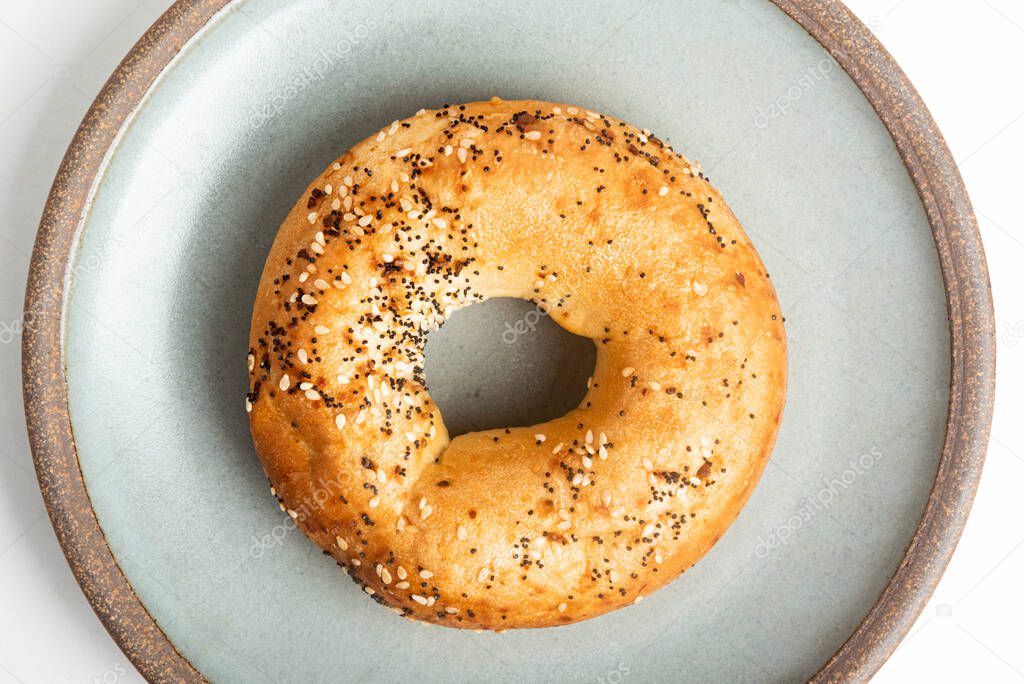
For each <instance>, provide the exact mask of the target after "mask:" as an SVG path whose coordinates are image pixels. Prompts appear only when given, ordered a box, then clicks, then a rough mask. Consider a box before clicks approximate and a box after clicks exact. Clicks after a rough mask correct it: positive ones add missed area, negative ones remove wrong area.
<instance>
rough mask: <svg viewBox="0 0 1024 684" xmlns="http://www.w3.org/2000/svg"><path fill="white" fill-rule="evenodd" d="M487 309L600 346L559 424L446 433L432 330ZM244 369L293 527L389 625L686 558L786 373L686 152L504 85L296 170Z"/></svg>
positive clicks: (748, 456) (599, 586)
mask: <svg viewBox="0 0 1024 684" xmlns="http://www.w3.org/2000/svg"><path fill="white" fill-rule="evenodd" d="M491 297H519V298H523V299H527V300H530V301H532V302H535V303H536V304H537V305H538V306H540V307H542V308H543V310H544V311H545V312H546V313H547V314H549V315H550V316H551V318H552V319H553V320H554V321H556V322H557V323H558V324H559V325H561V326H563V327H564V328H566V329H567V330H569V331H571V332H573V333H575V334H577V335H581V336H585V337H589V338H591V339H592V340H594V343H595V345H596V347H597V361H596V366H595V369H594V374H593V377H592V378H591V381H590V383H589V385H588V391H587V394H586V396H585V398H584V400H583V402H582V403H581V404H580V406H579V407H578V408H576V409H574V410H573V411H570V412H569V413H568V414H567V415H565V416H563V417H561V418H558V419H555V420H552V421H550V422H547V423H544V424H541V425H534V426H531V427H528V428H522V427H517V428H508V429H498V430H487V431H484V432H476V433H470V434H466V435H461V436H459V437H457V438H455V439H451V440H450V439H449V437H448V433H447V431H446V430H445V425H444V422H443V420H442V416H441V415H440V413H439V411H438V409H437V406H436V405H435V404H434V403H433V402H432V401H431V399H430V396H429V394H428V392H427V389H426V386H425V381H424V377H423V350H424V344H425V341H426V335H427V333H428V332H429V331H430V330H433V329H436V328H437V327H439V326H440V325H441V324H443V323H444V321H445V320H446V318H447V317H448V316H450V315H451V314H452V312H453V311H455V310H457V309H459V308H460V307H464V306H467V305H469V304H472V303H473V302H479V301H482V300H485V299H488V298H491ZM248 366H249V383H250V384H249V393H248V394H247V395H246V401H245V404H246V409H247V410H248V411H249V414H250V422H251V428H252V435H253V440H254V442H255V445H256V450H257V453H258V454H259V457H260V460H261V461H262V463H263V467H264V469H265V470H266V473H267V476H268V477H269V479H270V482H271V485H272V491H273V492H274V494H275V496H276V497H277V498H278V501H279V503H280V505H281V507H282V508H283V509H284V510H287V511H289V513H290V514H291V515H292V516H293V517H294V518H295V519H296V521H297V523H298V525H299V526H300V527H301V529H302V530H303V531H304V532H305V533H306V534H307V535H308V536H309V537H310V538H311V539H312V540H313V541H314V542H316V543H317V544H318V545H319V546H321V547H322V548H323V549H324V550H325V551H327V552H328V553H330V554H331V555H332V556H333V557H334V558H335V559H336V560H337V562H338V563H339V564H340V565H341V566H343V568H344V569H345V570H346V571H347V572H348V573H349V574H350V575H351V577H352V578H353V579H354V580H355V581H356V582H357V583H358V584H359V585H361V586H362V587H363V588H364V590H365V591H366V593H367V594H369V595H370V596H372V597H373V598H374V599H375V600H377V601H378V602H380V603H381V604H384V605H386V606H389V607H391V608H392V609H394V610H395V611H396V612H398V613H399V614H401V615H404V616H407V617H410V618H414V619H417V620H423V621H428V622H434V623H438V624H443V625H448V626H453V627H468V628H483V629H497V630H500V629H508V628H518V627H545V626H551V625H559V624H564V623H569V622H574V621H578V620H583V619H586V618H589V617H594V616H596V615H600V614H602V613H605V612H607V611H610V610H613V609H615V608H618V607H620V606H623V605H626V604H629V603H633V602H635V601H638V600H640V599H641V598H643V597H644V596H647V595H649V594H650V593H651V592H652V591H654V590H655V589H657V588H658V587H660V586H662V585H664V584H665V583H666V582H668V581H669V580H671V579H673V578H674V577H676V576H677V575H679V574H680V573H681V572H682V571H684V570H685V569H687V568H688V567H690V566H691V565H693V564H694V563H695V562H696V561H697V560H698V559H699V558H700V557H701V556H702V555H703V554H704V553H706V552H707V551H708V549H709V548H710V547H711V546H712V545H713V544H714V543H715V541H717V540H718V538H719V537H720V536H721V535H722V534H723V532H724V531H725V529H726V528H727V527H728V526H729V524H730V523H731V522H732V520H733V519H734V518H735V517H736V515H737V514H738V512H739V510H740V508H741V507H742V506H743V504H744V502H745V501H746V500H747V497H748V496H749V494H750V492H751V490H752V489H753V487H754V485H755V484H756V482H757V480H758V478H759V476H760V474H761V471H762V470H763V468H764V466H765V464H766V462H767V459H768V457H769V454H770V451H771V447H772V444H773V443H774V440H775V435H776V433H777V430H778V425H779V420H780V416H781V412H782V405H783V398H784V393H785V381H786V358H785V337H784V331H783V326H782V316H781V314H780V312H779V307H778V302H777V300H776V298H775V293H774V290H773V288H772V286H771V283H770V281H769V279H768V275H767V273H766V272H765V269H764V266H763V265H762V264H761V261H760V259H759V258H758V256H757V253H756V252H755V251H754V249H753V247H752V246H751V244H750V242H749V241H748V239H747V237H746V236H745V235H744V233H743V230H742V228H741V227H740V225H739V223H738V222H737V220H736V218H735V217H734V216H733V214H732V212H731V211H730V210H729V208H728V207H727V206H726V204H725V203H724V201H723V200H722V198H721V196H720V195H719V193H718V192H717V191H716V190H715V189H714V188H713V187H712V186H711V185H710V184H709V182H708V180H707V179H706V178H705V177H704V176H703V174H702V173H701V171H700V168H699V166H697V165H696V164H695V163H691V162H690V161H688V160H687V159H686V158H684V157H683V156H681V155H679V154H678V153H676V152H674V151H673V150H672V149H671V148H670V147H669V146H668V145H667V144H666V143H664V142H662V141H660V140H658V139H657V138H656V137H654V136H653V135H651V134H650V133H647V132H645V131H641V130H638V129H636V128H633V127H632V126H630V125H628V124H626V123H623V122H622V121H618V120H616V119H614V118H611V117H609V116H606V115H603V114H598V113H595V112H592V111H589V110H586V109H583V108H577V107H573V106H569V105H564V104H562V105H559V104H552V103H548V102H538V101H502V100H499V99H498V98H494V99H492V100H491V101H490V102H478V103H471V104H465V105H456V106H446V107H445V108H443V109H439V110H421V111H420V112H418V113H417V114H416V115H415V116H413V117H412V118H410V119H407V120H405V121H396V122H394V123H393V124H391V125H390V126H389V127H386V128H384V129H383V130H381V131H380V132H379V133H377V134H375V135H373V136H371V137H369V138H368V139H366V140H364V141H363V142H361V143H359V144H358V145H356V146H355V147H353V148H352V149H351V150H350V151H348V152H347V153H345V154H344V155H343V156H342V157H341V158H340V159H338V160H337V161H336V162H335V163H333V164H332V165H331V166H330V167H329V168H328V169H327V170H326V171H325V172H324V173H322V174H321V175H320V176H319V177H318V178H316V180H314V181H313V183H312V184H311V185H310V186H309V188H308V190H307V191H306V193H305V194H304V195H303V197H302V198H301V200H300V201H299V203H298V204H297V205H296V206H295V208H294V209H293V210H292V211H291V213H290V214H289V215H288V217H287V219H286V220H285V221H284V224H283V225H282V226H281V229H280V232H279V233H278V235H277V239H276V240H275V242H274V245H273V247H272V249H271V251H270V255H269V257H268V259H267V263H266V267H265V269H264V272H263V277H262V280H261V281H260V285H259V291H258V294H257V297H256V302H255V306H254V310H253V318H252V328H251V334H250V349H249V356H248ZM323 483H335V486H332V487H329V488H327V490H328V495H325V494H324V491H325V488H324V484H323Z"/></svg>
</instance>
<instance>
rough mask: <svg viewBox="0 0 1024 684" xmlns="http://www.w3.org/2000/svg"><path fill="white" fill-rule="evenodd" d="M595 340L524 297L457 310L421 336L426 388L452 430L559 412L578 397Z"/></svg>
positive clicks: (533, 420)
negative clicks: (423, 338) (424, 339)
mask: <svg viewBox="0 0 1024 684" xmlns="http://www.w3.org/2000/svg"><path fill="white" fill-rule="evenodd" d="M596 357H597V350H596V348H595V346H594V342H593V341H592V340H590V339H589V338H586V337H580V336H578V335H574V334H572V333H571V332H569V331H568V330H566V329H565V328H562V327H561V326H559V325H558V324H557V323H555V322H554V321H552V320H551V319H550V317H548V316H547V315H546V314H545V313H544V312H542V311H541V310H540V309H539V308H538V307H537V306H535V305H534V304H532V303H530V302H527V301H525V300H522V299H515V298H510V297H501V298H495V299H489V300H487V301H485V302H481V303H479V304H473V305H471V306H468V307H466V308H464V309H460V310H458V311H456V312H455V313H454V314H452V316H451V317H450V318H449V319H448V321H447V322H446V323H445V324H444V325H443V326H441V328H439V329H438V330H435V331H433V332H431V333H430V334H429V335H428V336H427V345H426V368H425V375H426V380H427V387H428V389H429V391H430V396H431V398H432V399H433V400H434V402H436V403H437V405H438V407H440V409H441V417H442V418H443V420H444V423H445V426H446V427H447V428H448V434H449V435H450V436H452V437H456V436H458V435H462V434H465V433H467V432H477V431H479V430H490V429H494V428H503V427H525V426H528V425H535V424H537V423H544V422H546V421H549V420H552V419H554V418H559V417H561V416H563V415H565V414H566V413H568V412H569V411H571V410H572V409H574V408H576V407H577V406H579V405H580V402H581V401H583V397H584V395H586V393H587V378H588V377H590V375H591V374H593V372H594V363H595V359H596Z"/></svg>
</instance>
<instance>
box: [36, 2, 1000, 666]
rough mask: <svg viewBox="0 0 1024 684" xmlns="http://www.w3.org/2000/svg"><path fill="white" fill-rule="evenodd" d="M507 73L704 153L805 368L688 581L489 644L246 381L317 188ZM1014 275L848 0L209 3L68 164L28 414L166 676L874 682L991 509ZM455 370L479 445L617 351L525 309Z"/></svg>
mask: <svg viewBox="0 0 1024 684" xmlns="http://www.w3.org/2000/svg"><path fill="white" fill-rule="evenodd" d="M794 19H795V20H794ZM801 24H803V26H802V25H801ZM808 31H811V32H812V33H813V34H814V36H815V37H817V38H818V39H819V40H821V41H822V43H821V44H819V42H818V41H817V40H815V37H812V35H810V34H809V33H808ZM822 44H824V45H828V46H829V48H831V53H830V51H829V50H828V49H826V48H825V47H823V46H822ZM492 95H500V96H502V97H504V98H536V99H543V100H557V101H565V102H573V103H579V104H582V105H585V106H588V107H590V108H592V109H595V110H599V111H603V112H608V113H609V114H612V115H614V116H616V117H619V118H622V119H624V120H626V121H629V122H631V123H633V124H636V125H638V126H640V127H644V128H648V129H651V130H652V131H656V132H657V133H658V135H659V136H661V137H662V138H665V139H667V140H668V141H670V142H671V143H672V144H673V145H674V146H675V147H676V148H677V149H679V150H681V151H682V152H684V153H685V154H686V155H687V156H689V157H691V158H696V159H698V160H700V161H702V162H703V165H704V169H705V172H706V173H707V174H708V175H709V176H710V177H711V178H712V180H713V182H714V183H715V184H716V185H717V186H718V187H719V188H720V189H721V191H722V192H723V194H724V195H725V197H726V199H727V201H728V202H729V203H730V205H731V207H732V208H733V210H734V211H735V213H736V214H737V216H738V217H739V218H740V220H741V222H742V223H743V224H744V226H745V227H746V229H747V232H748V233H749V235H750V236H751V238H752V239H753V241H754V243H755V245H756V247H757V248H758V250H759V251H760V254H761V256H762V258H763V259H764V261H765V263H766V264H767V266H768V268H769V270H770V272H771V274H772V276H773V280H774V282H775V285H776V287H777V289H778V293H779V297H780V299H781V304H782V309H783V312H784V314H785V316H786V330H787V335H788V340H789V364H790V368H789V372H790V387H789V394H788V398H787V404H786V409H785V416H784V420H783V423H782V429H781V434H780V436H779V440H778V444H777V446H776V448H775V451H774V455H773V457H772V459H771V462H770V464H769V466H768V468H767V470H766V472H765V474H764V477H763V479H762V481H761V483H760V484H759V485H758V487H757V489H756V491H755V493H754V495H753V497H752V498H751V500H750V502H749V503H748V504H747V506H746V508H745V509H744V510H743V512H742V514H741V515H740V517H739V519H738V520H737V521H736V522H735V524H734V525H733V526H732V527H731V528H730V529H729V531H728V533H727V534H726V535H725V536H724V537H723V539H722V540H721V541H720V542H719V544H718V545H717V546H716V547H715V548H714V549H713V550H712V551H711V553H709V554H708V555H707V556H706V557H705V558H704V559H703V560H701V561H700V562H699V563H698V564H697V565H696V567H694V568H693V569H692V570H691V571H689V572H687V573H686V574H684V575H683V576H682V577H680V578H679V579H678V580H676V581H674V582H673V583H671V584H670V585H669V586H667V587H666V588H664V589H662V590H661V591H658V592H657V593H656V594H654V595H653V596H651V597H650V598H649V599H648V600H647V601H645V602H643V603H642V604H639V605H636V606H633V607H630V608H628V609H623V610H619V611H616V612H614V613H611V614H609V615H606V616H604V617H601V618H598V619H594V620H590V621H587V622H583V623H580V624H576V625H571V626H565V627H558V628H555V629H544V630H533V631H516V632H509V633H505V634H491V633H488V634H475V633H472V632H468V631H459V630H450V629H443V628H428V627H425V626H422V625H419V624H414V623H411V622H408V621H405V620H401V619H398V618H396V617H395V616H394V615H393V614H392V613H391V612H389V611H386V610H383V609H381V608H380V607H379V606H377V605H376V604H375V603H374V602H372V601H370V600H368V599H367V598H366V597H365V596H364V595H363V594H362V593H361V592H360V591H359V588H358V587H357V586H356V585H354V584H353V583H352V582H350V581H348V580H347V579H346V578H345V577H344V576H343V575H342V574H341V572H340V571H339V569H338V568H337V567H336V566H335V564H334V563H333V562H332V561H331V560H330V559H329V558H327V557H325V556H324V555H322V554H321V552H320V551H319V549H317V548H316V547H315V546H314V545H313V544H312V543H310V542H309V541H307V540H306V539H305V538H304V537H303V535H302V534H301V533H300V532H298V531H296V530H295V529H294V526H293V524H292V521H291V520H290V518H288V517H287V516H285V515H284V514H282V513H281V512H280V511H279V510H278V508H277V506H276V505H275V503H274V501H273V499H272V498H271V497H270V495H269V493H268V491H267V484H266V480H265V478H264V476H263V473H262V471H261V468H260V465H259V463H258V461H257V459H256V457H255V454H254V451H253V448H252V445H251V442H250V438H249V432H248V423H247V419H246V414H245V412H244V410H243V399H242V398H243V394H244V392H245V391H246V369H245V361H244V359H245V354H246V341H247V335H248V324H249V316H250V311H251V305H252V301H253V297H254V293H255V290H256V284H257V281H258V278H259V275H260V272H261V270H262V267H263V262H264V259H265V257H266V254H267V250H268V248H269V247H270V244H271V242H272V240H273V238H274V235H275V233H276V231H277V228H278V225H279V224H280V222H281V220H282V219H283V218H284V216H285V214H286V213H287V212H288V210H289V209H290V207H291V206H292V204H293V202H294V201H295V200H296V198H297V197H298V196H299V194H300V193H301V192H302V190H303V189H304V188H305V186H306V184H307V183H308V181H309V180H310V179H311V178H312V177H314V176H315V175H316V174H318V173H319V172H320V171H321V169H322V168H324V167H325V166H326V164H327V163H328V162H329V161H331V160H332V159H334V158H335V157H336V156H337V155H338V154H339V153H340V152H342V151H344V150H345V149H346V148H348V147H349V146H350V145H352V144H353V143H355V142H357V141H359V140H361V139H362V138H364V137H365V136H367V135H368V134H370V133H373V132H375V131H376V130H378V129H379V128H380V127H381V126H384V125H387V124H388V123H389V122H391V121H393V120H395V119H399V118H403V117H406V116H409V115H411V114H413V113H414V112H415V111H416V110H417V109H419V108H421V107H437V106H440V105H442V104H443V103H449V102H460V101H470V100H481V99H487V98H489V97H491V96H492ZM986 287H987V275H986V272H985V267H984V259H983V256H982V254H981V252H980V246H979V243H978V239H977V233H976V229H975V226H974V222H973V216H972V215H971V213H970V205H969V203H968V202H967V199H966V195H965V194H964V191H963V187H962V185H961V184H960V180H959V177H958V176H957V175H956V171H955V167H954V166H953V165H952V162H951V161H950V159H949V157H948V152H947V151H946V148H945V146H944V144H943V143H942V140H941V137H940V136H939V135H938V133H937V132H936V131H935V130H934V127H933V125H932V123H931V120H930V118H929V117H928V115H927V112H926V111H925V110H924V108H923V106H922V105H921V103H920V101H919V100H918V99H917V96H916V95H915V94H914V92H913V90H912V88H910V86H909V84H907V83H906V81H905V79H904V77H903V76H902V73H901V72H899V70H898V69H897V68H896V67H895V65H894V64H892V62H891V60H890V59H889V58H888V56H887V55H886V54H885V53H884V51H882V50H881V48H880V47H879V46H878V45H877V44H876V43H874V42H873V41H872V39H870V38H869V37H868V34H867V33H866V31H865V30H864V29H863V27H862V26H860V25H859V24H858V23H857V22H856V20H855V19H853V18H852V16H850V15H849V14H848V13H847V12H846V10H845V9H844V8H843V7H842V6H841V5H840V4H839V3H830V2H811V1H806V2H796V1H789V2H783V1H782V0H779V2H778V3H772V2H768V1H767V0H735V1H731V2H720V1H718V0H688V1H684V2H674V1H669V0H654V1H649V2H640V3H621V2H611V1H608V2H601V3H579V4H577V3H551V2H540V1H537V0H522V1H520V2H515V3H477V2H468V1H465V2H464V1H461V0H458V1H452V2H441V1H437V0H431V1H429V2H417V3H398V2H393V3H391V4H387V3H385V2H370V1H367V0H351V1H348V2H344V3H336V2H326V1H323V2H316V1H308V2H290V3H282V2H271V1H267V0H236V1H234V2H228V3H226V5H225V2H224V0H218V1H216V2H209V1H205V2H204V1H202V0H186V1H184V2H179V3H178V4H177V5H175V7H174V8H173V9H172V10H171V12H170V13H169V14H168V15H167V16H166V17H164V18H163V19H162V20H161V21H160V22H159V23H158V24H157V25H156V26H155V27H154V29H153V30H152V31H151V32H150V33H149V34H147V36H146V37H145V38H144V39H143V41H142V42H141V43H140V45H139V46H138V47H137V48H136V49H135V51H133V53H132V55H130V57H129V59H127V60H126V62H125V63H124V64H123V65H122V67H121V68H120V69H119V70H118V72H117V73H116V74H115V76H114V78H113V79H112V81H111V83H110V84H108V86H107V88H106V89H105V90H104V92H103V94H101V96H100V99H99V100H98V103H97V106H96V107H95V108H94V109H93V110H92V111H91V112H90V114H89V117H88V118H87V120H86V122H85V124H83V128H82V130H81V131H80V133H79V136H78V138H76V141H75V143H74V144H73V145H72V150H71V152H70V153H69V156H68V159H67V160H66V161H65V165H64V166H63V167H62V170H61V174H60V175H59V176H58V180H57V183H56V185H55V188H54V193H53V195H52V197H51V201H50V204H49V205H48V208H47V214H46V216H45V217H44V221H43V227H42V230H41V233H40V238H39V242H38V244H37V252H36V256H35V263H34V267H33V272H32V279H31V281H30V285H29V307H30V311H32V312H34V313H37V314H40V315H34V316H32V318H31V325H30V328H29V330H28V331H27V334H26V342H25V344H26V347H25V351H26V386H27V401H26V403H27V405H28V407H29V408H28V411H29V419H30V431H31V433H32V440H33V447H34V451H35V454H36V458H37V464H38V468H39V472H40V479H41V482H42V485H43V489H44V493H45V494H46V497H47V501H48V504H49V506H50V510H51V515H52V516H53V519H54V523H55V527H56V528H57V531H58V534H59V536H60V537H61V541H62V543H63V544H64V545H65V549H66V551H67V553H68V556H69V560H70V561H71V563H72V566H73V567H74V569H75V571H76V573H77V575H78V576H79V579H80V581H81V582H82V584H83V587H84V589H85V591H86V593H87V594H88V595H89V597H90V600H91V601H92V602H93V605H94V606H96V609H97V611H98V612H99V613H100V615H101V617H102V618H103V620H104V621H105V623H106V624H107V625H108V627H109V628H110V629H111V631H112V633H113V634H114V635H115V638H117V639H118V641H119V643H120V644H121V645H122V647H123V648H124V649H125V650H126V652H127V653H128V654H129V656H130V657H132V659H133V661H134V662H135V663H136V664H137V665H138V666H139V667H140V669H141V670H142V671H143V672H144V673H145V674H146V675H147V676H149V677H151V678H154V679H168V680H172V679H173V680H180V679H189V678H196V677H199V676H200V673H201V675H202V676H205V677H207V678H209V679H212V680H215V681H244V682H260V681H267V682H277V681H303V682H306V681H337V680H339V679H345V680H354V681H410V680H412V679H414V678H415V679H416V680H418V681H429V682H434V681H437V682H444V681H527V682H539V681H558V682H570V681H590V682H594V681H598V682H611V683H616V682H620V681H625V680H627V679H629V680H633V681H638V682H639V681H643V682H647V681H679V680H694V681H751V680H756V681H795V680H802V679H807V678H809V677H812V676H814V675H815V673H818V676H819V677H820V678H822V679H829V678H835V677H840V676H844V675H845V676H854V677H865V676H867V675H868V674H870V673H871V672H873V671H874V670H875V669H876V668H877V667H878V666H879V665H880V663H881V662H882V661H883V660H884V659H885V657H887V656H888V654H889V653H890V652H891V650H892V648H894V647H895V644H896V643H898V640H899V639H900V638H901V637H902V636H903V635H904V634H905V633H906V630H907V628H908V627H909V624H910V623H911V621H912V620H913V618H914V617H915V615H916V614H917V612H918V611H919V610H920V607H921V605H922V604H923V602H924V600H925V599H926V598H927V596H928V594H929V592H930V590H931V588H932V587H933V586H934V583H935V581H937V579H938V576H939V574H940V573H941V571H942V569H943V568H944V567H945V563H946V561H947V560H948V556H949V553H951V550H952V548H953V545H954V544H955V541H956V539H957V537H958V536H959V532H960V530H961V528H962V524H963V519H964V516H966V513H967V510H968V508H969V504H970V500H971V497H972V496H973V492H974V488H975V485H976V478H977V475H978V473H979V472H980V460H981V454H982V453H983V445H984V443H985V440H986V435H987V428H988V422H989V417H990V409H991V405H990V402H991V377H992V364H993V359H992V355H993V351H992V350H993V346H992V339H991V336H992V324H991V308H990V306H991V305H990V303H989V300H988V293H987V290H986ZM43 314H52V315H43ZM510 331H511V332H510ZM428 358H429V362H428V369H427V377H428V381H429V382H430V383H431V385H432V387H434V390H435V393H436V394H437V396H438V398H439V400H440V402H441V407H442V412H443V414H444V416H445V419H446V421H447V422H449V424H451V425H453V426H455V431H456V432H461V431H465V430H471V429H474V428H479V427H490V426H495V425H502V424H506V423H507V424H513V425H521V424H530V423H531V422H534V421H537V420H543V419H546V418H549V417H553V416H554V415H559V414H560V413H561V412H564V411H565V410H566V409H567V408H569V407H571V406H572V405H573V403H574V402H575V401H577V400H578V399H579V396H580V394H581V393H582V383H583V382H584V379H585V378H586V376H587V374H588V372H589V370H590V368H591V367H592V364H593V350H592V346H591V345H590V343H589V342H581V341H580V340H579V339H577V338H573V337H572V336H569V335H568V334H567V333H564V332H563V331H560V330H559V329H558V328H556V327H555V326H554V325H553V324H551V323H550V322H548V321H547V320H545V319H543V317H540V316H538V315H537V314H536V312H535V311H533V310H532V309H531V308H530V307H529V305H526V304H525V303H521V302H515V301H509V300H498V301H493V302H489V303H486V304H481V305H475V306H473V307H471V308H470V309H467V310H466V311H465V312H461V313H460V314H458V315H457V316H456V317H455V318H454V319H453V320H452V321H451V323H449V324H448V325H447V326H446V327H445V328H444V329H443V330H442V331H441V332H440V333H438V334H435V335H434V336H433V337H432V339H431V342H430V344H429V346H428ZM76 458H77V461H76ZM83 483H84V488H83ZM86 494H87V496H86ZM93 516H95V517H93ZM912 540H914V544H913V545H912V546H911V541H912ZM908 547H911V548H910V549H909V551H908ZM115 563H116V565H115ZM132 592H134V594H133V593H132ZM136 597H137V598H136ZM143 608H144V610H143ZM147 613H148V614H147ZM154 623H155V624H154ZM158 628H159V629H158Z"/></svg>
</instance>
